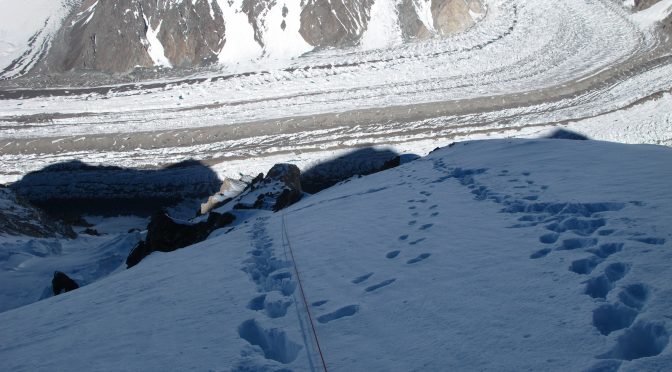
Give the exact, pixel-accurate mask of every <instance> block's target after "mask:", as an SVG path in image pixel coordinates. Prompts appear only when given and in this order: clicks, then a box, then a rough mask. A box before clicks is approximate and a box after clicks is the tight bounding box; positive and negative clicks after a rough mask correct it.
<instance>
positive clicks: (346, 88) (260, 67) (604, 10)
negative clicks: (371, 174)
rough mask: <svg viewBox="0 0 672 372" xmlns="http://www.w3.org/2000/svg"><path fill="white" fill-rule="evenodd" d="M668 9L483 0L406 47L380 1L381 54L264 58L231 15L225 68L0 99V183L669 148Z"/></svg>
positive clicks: (609, 2) (11, 91)
mask: <svg viewBox="0 0 672 372" xmlns="http://www.w3.org/2000/svg"><path fill="white" fill-rule="evenodd" d="M233 3H235V4H238V5H237V6H240V5H241V4H239V3H240V2H233ZM667 3H668V2H667V1H661V2H659V3H658V5H656V6H655V7H652V8H649V9H647V10H644V11H642V12H640V13H634V14H633V13H632V12H633V11H632V10H629V9H628V8H626V7H624V6H623V4H622V3H621V2H618V1H613V0H598V1H592V2H585V1H579V0H570V1H563V2H559V3H558V2H548V1H537V0H534V1H500V0H490V1H487V2H485V6H484V7H483V13H482V14H481V15H479V17H482V19H480V21H479V22H477V23H475V24H474V25H473V26H472V27H470V28H469V29H468V30H466V31H465V32H463V33H460V34H458V35H454V36H451V37H448V38H433V39H429V40H416V41H414V42H407V43H403V44H399V43H397V42H396V41H394V40H397V39H395V36H394V35H395V32H396V31H394V30H396V28H395V27H396V26H394V25H386V24H381V23H380V22H378V21H376V20H377V19H384V18H385V17H384V15H385V14H388V13H389V14H391V13H393V12H392V11H391V10H390V9H391V8H390V7H389V6H383V5H385V4H382V3H381V4H378V5H376V6H375V9H374V10H375V12H373V11H372V12H373V15H372V17H374V16H375V17H374V18H375V19H374V18H372V19H373V21H372V22H373V23H372V24H371V25H370V26H371V32H378V33H379V34H380V35H382V36H385V37H389V39H386V38H384V37H382V36H381V38H382V39H381V38H378V39H376V38H375V37H374V36H375V35H373V34H372V36H370V37H371V38H373V39H368V40H374V41H375V40H378V41H381V40H382V41H383V44H385V45H386V47H385V48H382V49H377V48H374V49H371V48H368V47H367V46H366V45H359V46H355V47H351V48H345V49H324V50H318V51H314V52H311V53H308V54H305V55H301V56H300V57H297V58H294V59H282V60H275V59H272V58H271V59H267V60H263V61H261V60H257V59H255V58H256V57H255V56H257V55H258V54H259V53H263V51H262V50H261V49H260V48H261V47H260V46H257V45H255V44H254V43H249V40H248V39H249V38H251V37H252V36H253V34H254V30H253V29H252V28H251V27H250V28H249V29H247V28H245V27H243V26H244V24H245V19H244V18H245V16H244V15H243V14H241V13H240V12H236V11H235V10H233V8H231V7H227V6H224V8H223V9H224V15H223V16H224V18H226V19H227V20H230V21H229V22H230V23H231V24H232V25H238V26H235V27H239V28H240V30H241V33H240V34H235V35H230V37H228V36H227V38H228V39H227V40H229V42H230V43H229V44H226V45H225V47H224V48H225V49H226V48H231V49H230V53H228V52H227V53H225V54H222V55H220V57H221V59H222V62H223V63H225V65H224V67H222V70H221V71H203V72H194V73H193V75H190V76H188V77H180V78H171V79H157V80H155V81H140V82H137V83H132V84H116V85H109V86H102V87H100V86H96V87H88V88H83V87H81V86H80V87H77V86H71V87H66V88H63V87H61V88H54V89H42V88H26V87H17V86H14V87H8V88H6V89H0V99H1V100H2V101H1V102H2V105H0V149H1V151H0V180H1V181H2V182H11V181H15V180H17V179H18V178H20V177H21V176H22V175H24V174H26V173H27V172H30V171H34V170H39V169H41V168H43V167H45V166H47V165H49V164H53V163H57V162H61V161H67V160H70V159H73V158H75V159H86V160H87V161H89V162H92V163H96V164H108V165H122V166H127V167H159V166H164V165H168V164H173V163H176V162H179V161H182V160H185V159H192V158H193V159H196V160H203V161H206V162H207V163H208V164H212V165H213V167H214V168H215V169H218V170H220V175H221V176H230V175H231V174H238V173H240V170H241V168H246V167H247V168H248V169H247V170H246V169H242V170H243V171H244V172H245V173H246V174H250V173H252V172H254V171H256V170H257V168H256V167H257V165H259V168H261V169H260V170H262V171H263V170H266V169H268V168H269V167H270V166H271V165H272V164H273V162H276V161H277V160H278V159H280V160H282V161H290V162H296V163H306V162H311V161H316V160H320V159H324V158H325V157H330V156H333V155H334V154H338V153H340V152H343V151H348V150H350V149H352V148H356V147H361V146H365V145H376V146H387V147H392V148H394V149H395V150H397V151H400V152H403V151H408V152H415V153H419V154H426V153H427V152H428V150H431V149H432V148H434V147H436V146H445V145H447V144H449V143H450V142H452V141H454V140H462V139H474V138H482V137H490V138H492V137H510V136H520V135H532V136H534V135H538V134H539V133H543V132H544V131H547V130H548V129H550V128H553V127H555V126H558V125H568V124H569V125H572V128H574V129H575V130H578V131H582V132H586V134H588V135H589V136H591V137H593V138H598V139H618V140H619V141H624V142H634V143H657V144H665V145H669V144H670V143H672V142H671V141H672V137H670V131H669V128H670V127H671V125H672V124H671V123H672V122H671V120H672V119H671V116H670V114H671V111H670V99H669V98H670V93H669V92H670V90H671V89H672V79H670V76H672V65H671V62H672V55H671V54H670V48H669V43H670V40H669V34H665V33H661V32H660V30H659V29H657V28H656V27H657V25H658V24H657V23H655V22H654V21H658V20H660V19H663V18H664V17H669V10H670V9H669V8H666V7H665V5H666V4H667ZM227 4H228V3H227ZM415 4H416V5H417V6H420V8H422V6H424V5H422V4H425V3H423V2H417V3H415ZM388 5H389V4H388ZM421 5H422V6H421ZM425 5H426V4H425ZM420 8H418V9H420ZM425 10H426V9H425ZM418 12H420V13H422V12H421V11H420V10H418ZM290 13H291V14H292V16H295V14H294V13H296V11H294V10H292V9H290ZM389 14H388V15H389ZM642 17H644V18H646V19H648V20H652V19H653V20H654V21H650V22H649V21H647V22H640V20H641V19H642ZM272 19H275V18H272ZM385 19H386V18H385ZM287 22H288V23H287V24H286V26H287V27H295V25H293V23H292V22H293V21H292V22H290V21H289V20H288V21H287ZM388 26H389V27H388ZM392 26H394V27H392ZM232 27H234V26H232ZM376 30H378V31H376ZM380 35H379V36H380ZM666 35H667V36H666ZM269 37H270V36H269ZM367 38H369V36H367ZM245 40H248V41H245ZM290 44H291V45H289V46H287V48H290V47H291V48H294V47H296V48H298V46H297V45H298V44H296V43H293V44H292V43H290ZM374 44H376V43H374ZM282 45H284V44H277V45H276V46H277V48H280V49H282V48H284V46H282ZM291 48H290V49H291ZM299 49H300V48H299ZM231 54H236V55H237V54H240V55H241V56H247V57H245V58H244V60H245V61H247V62H246V63H241V64H235V63H233V60H227V58H233V57H232V55H231ZM241 58H242V57H241ZM251 60H254V61H251ZM10 86H11V84H10ZM625 117H627V118H628V121H627V122H626V121H620V122H619V123H618V124H615V123H614V122H615V120H613V119H614V118H616V119H618V118H625ZM632 128H644V129H643V130H641V131H638V130H632ZM252 168H254V169H252ZM228 170H231V171H230V172H229V171H228Z"/></svg>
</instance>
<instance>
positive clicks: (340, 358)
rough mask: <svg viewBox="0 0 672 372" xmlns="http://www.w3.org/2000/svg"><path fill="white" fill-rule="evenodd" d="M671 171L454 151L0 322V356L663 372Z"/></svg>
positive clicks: (619, 149) (498, 143)
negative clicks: (318, 351)
mask: <svg viewBox="0 0 672 372" xmlns="http://www.w3.org/2000/svg"><path fill="white" fill-rule="evenodd" d="M671 160H672V150H670V149H669V148H667V147H660V146H651V145H622V144H613V143H606V142H593V141H565V140H492V141H474V142H465V143H458V144H456V145H454V146H452V147H449V148H444V149H441V150H439V151H436V152H434V153H432V154H431V155H429V156H428V157H426V158H423V159H420V160H417V161H414V162H411V163H408V164H406V165H403V166H401V167H398V168H395V169H393V170H390V171H386V172H382V173H378V174H375V175H372V176H368V177H363V178H359V179H352V180H350V181H349V182H345V183H342V184H340V185H337V186H335V187H333V188H331V189H327V190H325V191H323V192H321V193H319V194H316V195H313V196H310V197H306V198H304V200H302V201H301V202H299V203H298V204H295V205H294V206H292V207H290V208H289V209H288V210H286V211H284V212H281V213H276V214H273V213H270V212H263V211H262V212H251V211H244V212H243V211H239V212H238V213H239V214H238V217H239V218H238V219H237V225H236V226H235V227H234V229H233V230H231V231H228V230H226V231H225V230H220V231H216V232H215V233H213V235H211V237H210V238H209V239H208V240H206V241H205V242H202V243H199V244H197V245H195V246H193V247H190V248H187V249H183V250H180V251H177V252H173V253H170V254H152V255H151V256H150V257H148V258H147V259H146V260H145V261H143V262H142V263H141V264H140V265H138V266H137V267H135V268H133V269H131V270H127V271H123V272H120V273H118V274H115V275H112V276H110V277H108V278H107V279H105V280H102V281H99V282H96V283H94V284H92V285H89V286H86V287H83V288H81V289H78V290H76V291H74V292H70V293H67V294H64V295H61V296H58V297H56V298H52V299H48V300H45V301H41V302H39V303H35V304H32V305H29V306H26V307H23V308H19V309H15V310H11V311H8V312H4V313H2V314H0V335H1V336H0V359H1V360H2V361H3V368H7V369H8V370H13V371H23V370H30V371H32V370H64V369H68V370H81V369H85V370H186V369H192V370H225V371H228V370H236V371H271V370H280V369H284V370H288V369H291V370H296V371H303V370H321V369H322V367H321V366H322V362H321V360H320V358H319V357H318V356H317V354H316V349H317V348H316V344H317V343H316V342H315V339H317V340H319V345H320V349H321V351H322V354H323V356H324V361H325V364H326V365H327V366H328V368H329V369H330V370H334V371H354V370H370V371H406V370H493V371H494V370H497V371H501V370H557V371H566V370H576V371H578V370H584V369H590V368H592V370H599V368H603V369H602V370H611V369H609V368H611V367H613V368H616V367H618V366H620V370H622V371H644V370H646V371H649V370H651V371H652V370H667V369H669V367H670V366H672V348H671V347H670V346H669V332H670V329H672V324H671V323H670V322H672V320H671V319H672V314H671V313H670V311H669V310H670V309H671V308H672V303H671V301H672V300H671V299H672V296H671V294H672V284H671V283H672V281H671V280H670V279H672V269H671V268H670V265H669V262H670V259H672V243H671V239H672V230H670V226H672V197H670V195H669V193H668V192H666V190H669V189H670V186H671V185H672V161H671ZM292 257H293V259H292ZM295 270H296V271H295ZM297 274H298V275H297ZM299 276H300V283H299V281H298V279H299ZM299 284H301V285H299ZM302 294H305V300H306V302H307V304H309V305H308V306H307V307H308V309H309V310H310V315H311V317H312V320H313V324H314V326H315V330H316V332H315V334H316V335H317V337H315V334H313V332H312V331H311V329H312V328H311V326H310V322H309V320H308V319H307V318H308V314H309V313H307V312H306V306H304V298H303V297H302Z"/></svg>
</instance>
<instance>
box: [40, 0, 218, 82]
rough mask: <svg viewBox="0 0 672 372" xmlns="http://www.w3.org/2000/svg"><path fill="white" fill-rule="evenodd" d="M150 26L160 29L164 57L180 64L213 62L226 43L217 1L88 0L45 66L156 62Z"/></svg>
mask: <svg viewBox="0 0 672 372" xmlns="http://www.w3.org/2000/svg"><path fill="white" fill-rule="evenodd" d="M159 25H160V29H159ZM149 27H151V30H157V29H158V30H159V32H158V35H157V37H158V40H159V41H160V42H161V44H162V45H163V48H164V54H165V57H166V58H167V59H168V60H169V61H170V63H171V64H172V65H173V66H176V67H191V66H199V65H205V64H208V63H212V62H214V61H216V59H217V55H218V53H219V52H220V51H221V50H222V47H223V46H224V32H225V29H224V19H223V17H222V11H221V9H220V8H219V6H218V5H217V2H210V1H209V0H196V1H195V2H193V1H182V2H179V1H176V0H158V1H153V0H98V1H95V0H84V1H83V2H82V4H81V5H80V6H79V8H77V9H76V11H75V12H73V13H72V14H71V16H70V17H69V18H68V19H67V20H66V22H65V23H64V26H63V27H62V29H61V30H60V31H59V33H58V34H57V35H56V37H55V39H54V42H53V44H52V45H53V46H52V48H51V49H50V51H49V54H48V56H47V59H46V63H45V66H46V67H43V69H44V68H46V69H47V70H50V71H55V72H63V71H70V70H74V69H77V70H97V71H105V72H126V71H129V70H131V69H133V68H135V67H152V66H153V65H154V61H153V60H152V58H151V56H150V55H149V53H148V48H149V42H148V40H147V31H148V28H149Z"/></svg>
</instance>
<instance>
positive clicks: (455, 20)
mask: <svg viewBox="0 0 672 372" xmlns="http://www.w3.org/2000/svg"><path fill="white" fill-rule="evenodd" d="M469 10H471V11H473V12H476V13H481V12H482V11H483V9H482V6H481V3H480V2H479V1H475V0H472V1H464V0H432V16H433V17H434V28H435V29H436V30H437V31H438V32H439V34H441V35H452V34H456V33H458V32H461V31H464V30H465V29H467V28H469V27H471V26H472V25H473V24H474V20H473V19H472V18H471V15H470V14H469Z"/></svg>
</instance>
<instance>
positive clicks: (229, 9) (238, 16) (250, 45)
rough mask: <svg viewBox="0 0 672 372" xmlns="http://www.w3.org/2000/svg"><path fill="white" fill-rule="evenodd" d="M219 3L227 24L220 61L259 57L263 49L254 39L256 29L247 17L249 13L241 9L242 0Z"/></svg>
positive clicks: (236, 60) (224, 62)
mask: <svg viewBox="0 0 672 372" xmlns="http://www.w3.org/2000/svg"><path fill="white" fill-rule="evenodd" d="M218 4H219V7H220V8H222V13H223V15H224V24H225V25H226V41H225V43H224V48H222V51H221V52H219V63H221V64H235V63H240V62H244V61H251V60H254V59H257V58H259V57H260V56H261V54H262V52H263V50H262V49H261V46H260V45H259V44H258V43H257V42H256V41H255V40H254V29H253V28H252V25H251V24H250V23H249V21H248V19H247V14H245V13H243V12H242V11H241V10H240V9H241V7H242V6H243V5H242V4H243V2H242V0H235V1H233V2H231V3H230V2H228V1H226V0H218Z"/></svg>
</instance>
